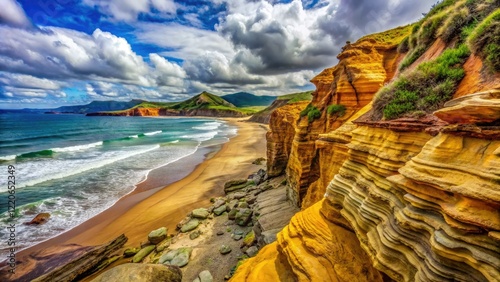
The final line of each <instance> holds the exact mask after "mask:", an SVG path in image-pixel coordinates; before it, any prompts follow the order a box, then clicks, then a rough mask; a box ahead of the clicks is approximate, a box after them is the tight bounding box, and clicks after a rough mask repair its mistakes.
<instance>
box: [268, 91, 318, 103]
mask: <svg viewBox="0 0 500 282" xmlns="http://www.w3.org/2000/svg"><path fill="white" fill-rule="evenodd" d="M312 93H313V91H306V92H299V93H292V94H288V95H283V96H279V97H278V98H277V100H288V104H291V103H295V102H299V101H311V100H312Z"/></svg>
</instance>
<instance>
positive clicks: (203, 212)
mask: <svg viewBox="0 0 500 282" xmlns="http://www.w3.org/2000/svg"><path fill="white" fill-rule="evenodd" d="M208 214H209V212H208V210H207V209H205V208H199V209H195V210H193V211H192V212H191V216H192V217H194V218H199V219H206V218H207V217H208Z"/></svg>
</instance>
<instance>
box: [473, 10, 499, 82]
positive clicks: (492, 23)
mask: <svg viewBox="0 0 500 282" xmlns="http://www.w3.org/2000/svg"><path fill="white" fill-rule="evenodd" d="M499 42H500V8H498V9H496V10H495V11H493V12H492V13H491V14H490V15H489V16H487V17H486V18H485V19H484V20H482V21H481V22H480V23H479V24H478V25H477V27H476V28H474V29H473V30H472V31H471V32H470V35H469V37H468V38H467V43H468V45H469V47H470V48H471V50H472V51H473V52H474V53H476V54H478V55H479V56H480V57H481V58H482V59H483V60H484V61H485V63H486V65H488V66H489V67H490V69H491V70H492V71H495V72H498V71H500V55H499V54H500V53H499V51H500V46H499Z"/></svg>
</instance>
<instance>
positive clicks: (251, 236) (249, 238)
mask: <svg viewBox="0 0 500 282" xmlns="http://www.w3.org/2000/svg"><path fill="white" fill-rule="evenodd" d="M254 243H255V232H254V231H253V230H252V231H250V232H248V233H247V235H245V238H244V239H243V245H245V246H247V247H248V246H251V245H253V244H254Z"/></svg>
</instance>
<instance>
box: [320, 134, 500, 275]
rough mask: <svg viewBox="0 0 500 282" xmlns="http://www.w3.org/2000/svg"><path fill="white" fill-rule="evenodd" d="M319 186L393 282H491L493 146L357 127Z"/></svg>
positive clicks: (499, 258) (498, 182)
mask: <svg viewBox="0 0 500 282" xmlns="http://www.w3.org/2000/svg"><path fill="white" fill-rule="evenodd" d="M349 147H350V151H349V159H348V160H347V161H346V162H345V163H344V165H343V166H342V167H341V168H340V170H339V173H338V174H337V175H335V177H334V179H333V180H332V182H331V183H330V185H329V186H328V188H327V195H326V200H325V201H328V202H330V203H329V205H328V206H327V207H328V209H329V210H328V211H322V212H323V213H330V214H331V213H334V212H336V211H332V210H331V209H335V208H338V209H339V210H340V213H341V215H342V216H343V217H344V218H345V219H347V221H348V223H349V225H350V226H351V227H352V228H353V229H354V230H355V232H356V234H357V237H358V238H359V240H360V243H361V246H362V247H363V249H364V250H365V251H366V252H367V253H368V254H369V256H370V257H371V259H372V260H373V262H374V265H375V267H376V268H377V269H379V270H381V271H382V272H384V273H386V274H388V275H389V276H390V277H391V278H392V279H394V280H396V281H450V280H451V281H498V278H499V277H500V244H499V243H500V241H499V238H498V236H497V235H498V231H499V229H500V225H499V223H500V222H499V220H500V212H499V211H500V154H499V152H500V149H499V148H500V141H492V140H483V139H477V138H471V137H462V136H453V135H448V134H443V133H440V134H439V135H437V136H436V137H431V136H429V135H426V134H425V133H415V132H413V133H412V132H393V131H390V130H388V129H382V128H368V127H360V128H358V129H356V130H355V131H354V132H353V135H352V142H351V143H350V144H349Z"/></svg>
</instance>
